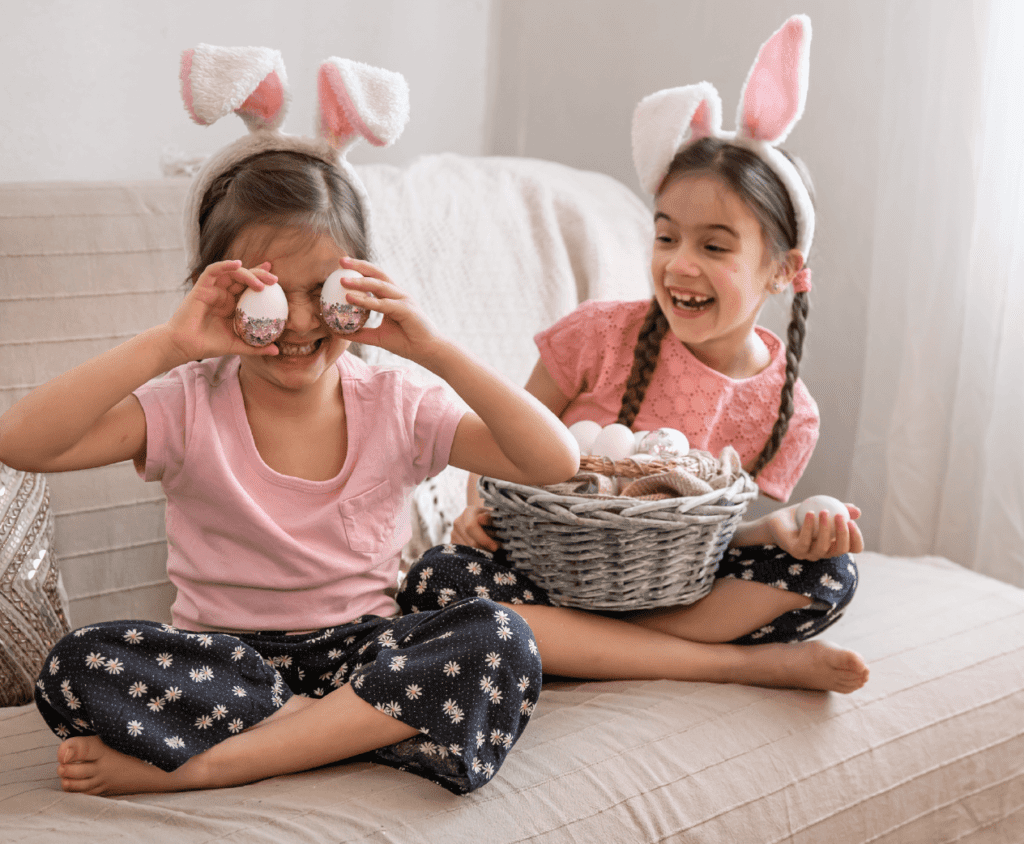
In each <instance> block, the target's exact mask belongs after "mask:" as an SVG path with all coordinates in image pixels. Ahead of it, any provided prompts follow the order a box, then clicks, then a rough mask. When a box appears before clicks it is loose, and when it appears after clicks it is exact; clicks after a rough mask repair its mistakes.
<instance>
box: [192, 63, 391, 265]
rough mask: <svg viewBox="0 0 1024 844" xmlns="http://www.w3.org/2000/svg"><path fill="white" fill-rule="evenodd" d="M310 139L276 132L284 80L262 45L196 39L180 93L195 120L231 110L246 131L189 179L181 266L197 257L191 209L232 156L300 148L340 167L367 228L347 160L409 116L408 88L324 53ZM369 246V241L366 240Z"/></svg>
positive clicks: (284, 99) (205, 121) (359, 185)
mask: <svg viewBox="0 0 1024 844" xmlns="http://www.w3.org/2000/svg"><path fill="white" fill-rule="evenodd" d="M317 93H318V109H317V124H318V125H317V135H318V137H316V138H308V137H302V136H299V135H286V134H284V133H283V132H281V131H279V127H280V126H281V123H282V122H283V121H284V117H285V114H286V113H287V111H288V103H289V99H290V98H289V94H288V79H287V76H286V75H285V70H284V62H283V61H282V60H281V54H280V53H279V52H278V51H277V50H271V49H268V48H266V47H213V46H211V45H209V44H200V45H199V46H198V47H195V48H194V49H191V50H186V51H185V52H184V53H182V56H181V98H182V100H183V101H184V103H185V109H186V110H187V111H188V113H189V115H190V116H191V117H192V119H193V120H194V121H195V122H196V123H198V124H200V125H202V126H208V125H210V124H211V123H214V122H215V121H217V120H219V119H220V118H221V117H224V116H225V115H226V114H228V113H229V112H232V111H233V112H235V113H236V114H237V115H238V116H239V117H241V118H242V120H243V121H245V124H246V126H247V127H248V128H249V134H248V135H245V136H243V137H241V138H239V139H238V140H237V141H235V142H234V143H231V144H229V145H228V146H226V147H224V148H223V149H222V150H220V151H219V152H216V153H214V154H213V155H212V156H210V158H209V159H208V160H207V161H206V163H205V164H204V165H203V166H202V168H201V169H200V171H199V172H198V173H197V174H196V176H195V178H194V179H193V181H192V186H191V188H190V189H189V193H188V197H187V199H186V201H185V237H186V248H187V249H188V259H189V264H190V265H193V264H194V263H195V262H196V261H197V260H198V256H199V208H200V205H201V203H202V201H203V197H204V196H205V195H206V192H207V191H208V190H209V188H210V185H212V184H213V182H214V180H215V179H216V178H217V177H218V176H220V175H221V174H222V173H224V172H225V171H227V170H229V169H230V168H231V167H233V166H234V165H235V164H237V163H238V162H239V161H242V160H243V159H246V158H249V157H250V156H252V155H256V154H257V153H261V152H269V151H272V150H286V151H292V152H301V153H305V154H306V155H310V156H313V157H315V158H319V159H321V160H322V161H325V162H326V163H327V164H330V165H332V166H336V167H340V168H341V169H342V171H343V172H344V173H345V175H346V177H347V178H348V180H349V182H350V183H351V184H352V187H353V188H354V190H355V191H356V193H357V195H358V196H359V201H360V204H361V205H362V207H363V215H364V218H365V219H366V226H367V230H368V233H369V225H370V203H369V197H368V196H367V193H366V187H365V186H364V185H363V182H362V180H361V179H360V178H359V176H358V175H357V174H356V171H355V169H354V168H353V167H352V165H351V164H350V163H349V161H348V159H347V157H346V156H347V153H348V150H349V149H350V148H351V147H352V145H353V144H354V143H356V141H358V140H359V139H360V138H363V139H365V140H366V141H368V142H369V143H371V144H373V145H374V146H389V145H390V144H392V143H394V142H395V141H396V140H397V139H398V137H399V136H400V135H401V134H402V130H403V129H404V128H405V124H406V122H407V121H408V120H409V86H408V85H407V84H406V82H405V78H404V77H403V76H402V75H401V74H399V73H395V72H393V71H390V70H382V69H381V68H376V67H371V66H369V65H366V64H362V63H360V62H355V61H352V60H350V59H339V58H330V59H327V60H326V61H325V62H323V64H321V65H320V71H319V74H318V77H317ZM370 242H371V243H372V238H370Z"/></svg>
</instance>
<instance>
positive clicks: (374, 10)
mask: <svg viewBox="0 0 1024 844" xmlns="http://www.w3.org/2000/svg"><path fill="white" fill-rule="evenodd" d="M491 6H492V3H491V0H373V2H365V0H364V2H360V0H330V2H326V0H289V1H288V2H281V0H276V2H275V0H174V2H164V3H157V2H134V0H89V1H88V2H80V0H79V2H76V0H37V2H32V3H15V2H7V3H4V4H3V12H4V15H3V24H2V25H0V78H3V79H4V80H6V82H5V85H4V88H5V90H4V97H3V99H4V107H3V109H2V114H0V151H2V155H0V181H36V180H52V179H87V180H94V179H122V178H128V179H147V178H157V177H159V176H160V156H161V154H162V152H163V151H164V150H165V149H167V148H170V149H174V150H176V151H178V152H181V153H185V154H190V155H195V154H203V153H207V152H211V151H213V150H214V149H217V148H218V147H220V146H222V145H223V144H224V143H226V142H228V141H230V140H232V139H234V138H236V137H238V136H239V135H240V134H241V132H242V131H243V128H244V127H243V124H242V123H241V121H240V120H239V119H238V118H236V117H234V116H233V115H232V116H230V117H226V118H224V119H223V120H221V121H220V122H219V123H217V124H216V125H214V126H212V127H205V128H204V127H199V126H196V125H195V124H194V123H192V122H191V120H190V119H189V118H188V116H187V114H186V112H185V110H184V108H183V107H182V105H181V97H180V94H179V87H178V65H179V60H180V55H181V52H182V50H185V49H187V48H189V47H192V46H195V45H196V44H198V43H201V42H206V43H210V44H219V45H224V46H243V45H260V46H271V47H274V48H276V49H279V50H280V51H281V53H282V55H283V57H284V62H285V67H286V68H287V72H288V78H289V82H290V83H291V88H292V96H293V100H292V106H291V110H290V113H289V117H288V118H287V119H286V121H285V125H284V129H285V131H288V132H292V133H296V134H307V133H309V132H310V131H311V130H312V127H313V123H314V103H315V84H316V69H317V67H318V65H319V63H320V62H321V61H322V60H323V59H325V58H328V57H329V56H341V57H345V58H352V59H357V60H359V61H363V62H367V63H369V64H373V65H377V66H379V67H386V68H388V69H390V70H397V71H399V72H401V73H403V74H404V75H405V76H406V78H407V79H409V80H410V81H411V83H412V84H411V87H412V94H411V100H412V118H411V120H410V123H409V126H408V129H407V130H406V133H405V134H404V135H403V137H402V138H401V139H400V140H399V141H398V143H397V144H396V145H395V146H394V147H392V148H391V149H388V150H384V151H378V150H370V149H369V148H368V147H366V146H365V145H359V146H357V148H356V149H355V150H354V151H353V154H352V160H353V161H362V160H366V161H374V162H391V163H402V162H404V161H408V160H410V159H412V158H414V157H415V156H416V155H418V154H420V153H425V152H442V151H454V152H462V153H467V154H478V153H481V152H483V151H484V143H485V141H484V138H485V135H487V127H486V126H485V120H486V114H487V108H486V105H487V103H486V99H487V86H488V73H489V68H490V65H489V62H488V54H489V50H490V44H491V35H490V27H491ZM454 45H457V49H456V48H455V47H454Z"/></svg>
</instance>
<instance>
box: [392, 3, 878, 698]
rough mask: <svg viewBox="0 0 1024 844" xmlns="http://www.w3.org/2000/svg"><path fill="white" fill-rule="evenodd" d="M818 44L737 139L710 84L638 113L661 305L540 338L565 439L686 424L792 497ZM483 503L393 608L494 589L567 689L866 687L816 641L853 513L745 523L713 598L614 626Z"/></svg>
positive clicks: (845, 590) (832, 598)
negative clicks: (798, 127)
mask: <svg viewBox="0 0 1024 844" xmlns="http://www.w3.org/2000/svg"><path fill="white" fill-rule="evenodd" d="M809 39H810V22H809V21H808V20H807V19H806V18H804V17H802V16H800V17H796V18H793V19H791V20H790V21H788V22H787V23H786V24H785V25H784V26H783V27H782V28H781V29H780V30H779V31H778V32H776V33H775V34H774V35H773V36H772V38H771V39H770V40H769V41H768V42H767V43H766V44H765V45H764V46H763V47H762V48H761V51H760V53H759V55H758V58H757V60H756V61H755V63H754V67H753V69H752V71H751V73H750V76H749V77H748V80H747V84H746V87H745V91H744V94H743V96H742V98H741V106H740V115H739V120H738V124H739V129H738V131H737V132H735V133H727V132H723V131H722V130H721V105H720V102H719V100H718V95H717V93H716V92H715V89H714V88H713V87H712V86H711V85H709V84H707V83H702V84H700V85H696V86H689V87H686V88H675V89H671V90H667V91H661V92H658V93H656V94H654V95H652V96H650V97H648V98H646V99H645V100H644V101H642V102H641V103H640V105H639V107H638V108H637V112H636V116H635V120H634V128H633V144H634V154H635V159H636V165H637V170H638V172H639V174H640V178H641V182H642V184H643V186H644V187H645V188H646V189H647V190H649V191H650V192H651V193H653V194H654V195H655V215H654V222H655V240H654V249H653V256H652V261H651V269H652V275H653V280H654V287H655V295H654V299H653V300H652V301H651V302H650V303H648V302H587V303H584V304H583V305H581V306H580V307H579V308H578V309H577V310H576V311H575V312H573V313H572V314H570V315H569V316H567V317H565V318H564V319H563V320H561V321H560V322H559V323H557V324H556V325H555V326H553V327H552V328H550V329H548V330H547V331H545V332H542V333H541V334H539V335H538V336H537V343H538V346H539V348H540V352H541V359H540V361H539V363H538V364H537V366H536V368H535V370H534V372H533V375H532V376H531V378H530V380H529V382H528V383H527V386H526V388H527V390H528V391H529V392H531V393H533V394H534V395H535V396H537V397H538V398H539V399H540V400H541V401H542V402H543V403H544V404H545V405H546V406H547V407H548V408H549V409H551V410H552V411H553V412H554V413H556V414H558V415H559V417H560V418H561V419H562V421H563V422H565V423H566V424H572V423H574V422H577V421H580V420H584V419H589V420H593V421H595V422H597V423H599V424H600V425H607V424H609V423H611V422H616V421H618V422H620V423H622V424H625V425H627V426H630V425H632V426H633V427H634V428H635V429H636V430H655V429H657V428H660V427H663V426H664V427H670V428H679V429H681V430H682V431H683V433H684V434H686V435H687V437H688V438H689V439H690V442H691V445H693V446H695V447H697V448H701V449H705V450H710V451H713V452H714V453H716V454H717V453H719V451H720V450H721V449H722V448H723V447H724V446H726V445H732V446H733V447H735V448H736V449H737V451H738V452H739V454H740V456H741V458H742V459H743V462H744V465H745V468H747V469H748V470H749V471H750V472H751V473H752V474H753V475H754V476H755V477H756V479H757V481H758V483H759V484H760V485H761V487H762V489H763V490H765V491H766V492H767V493H769V494H770V495H773V496H775V497H777V498H780V499H783V500H785V499H786V498H788V496H789V493H790V491H791V490H792V488H793V486H794V485H795V484H796V481H797V479H798V478H799V476H800V474H801V472H802V471H803V469H804V467H805V465H806V463H807V460H808V459H809V457H810V453H811V450H812V449H813V447H814V443H815V441H816V439H817V428H818V416H817V409H816V407H815V405H814V402H813V400H812V399H811V398H810V396H809V394H808V393H807V390H806V388H805V387H804V385H803V384H802V383H801V382H800V381H799V380H798V378H797V373H798V367H799V360H800V354H801V349H802V346H803V335H804V325H805V319H806V313H807V301H806V300H807V291H808V290H809V288H810V276H809V272H808V271H807V270H806V269H805V268H804V258H805V256H806V255H807V254H808V251H809V249H810V246H811V240H812V237H813V227H814V207H813V204H812V202H811V198H810V192H809V190H808V188H807V185H806V183H805V182H804V180H803V178H802V177H801V175H800V173H799V172H798V169H797V166H796V165H795V164H794V163H793V161H792V160H791V159H790V158H788V157H787V156H786V155H785V154H784V153H782V152H781V151H780V150H778V149H777V148H776V144H778V143H779V142H781V141H782V140H783V139H784V138H785V136H786V134H788V132H789V129H790V128H791V127H792V125H793V124H794V123H795V122H796V120H797V119H798V118H799V116H800V113H801V112H802V109H803V103H804V96H805V93H806V81H807V50H808V44H809ZM789 286H793V288H794V289H795V291H796V292H795V295H794V302H793V319H792V322H791V325H790V329H789V332H788V336H789V344H788V347H784V346H783V344H782V343H781V341H780V340H779V339H778V338H777V337H775V336H774V335H773V334H772V333H771V332H769V331H767V330H765V329H763V328H761V327H759V326H758V325H757V318H758V314H759V313H760V310H761V307H762V305H763V304H764V302H765V301H766V300H767V298H768V297H769V296H770V295H773V294H775V293H778V292H780V291H782V290H783V289H785V288H787V287H789ZM780 395H781V400H780ZM470 499H471V506H470V507H469V508H468V509H467V510H466V511H465V512H464V513H463V514H462V516H460V517H459V519H458V520H457V521H456V524H455V527H454V530H453V535H452V539H453V542H456V543H460V544H458V545H452V546H447V547H445V548H441V549H432V550H431V551H430V552H428V553H427V554H426V555H425V556H424V558H423V559H422V560H421V561H419V562H418V563H417V564H416V565H414V566H413V568H412V570H411V571H410V572H409V575H408V578H407V579H406V586H405V588H404V591H403V592H402V593H401V594H400V595H399V603H400V605H401V606H402V607H403V609H405V610H406V611H409V610H411V609H414V608H416V609H428V608H432V607H434V606H437V605H443V604H444V602H445V601H450V600H453V599H455V598H457V597H459V596H462V595H467V594H487V595H489V596H490V597H491V598H493V599H495V600H498V601H501V602H503V603H507V604H509V605H512V606H515V608H516V610H517V611H519V612H520V613H521V614H522V616H523V617H524V618H525V619H526V620H527V621H528V622H529V623H530V625H531V627H532V628H533V630H534V632H535V634H536V636H537V641H538V643H539V645H540V649H541V656H542V657H543V659H544V667H545V670H546V671H550V672H553V673H556V674H561V675H569V676H588V677H601V678H626V677H659V678H673V679H686V680H714V681H738V682H748V683H761V684H767V685H787V686H803V687H807V688H815V689H829V690H837V691H843V692H849V691H852V690H854V689H856V688H858V687H860V686H861V685H862V684H863V683H864V682H865V681H866V678H867V668H866V666H865V665H864V662H863V660H862V659H861V658H860V657H859V656H858V655H857V654H854V653H853V652H851V651H846V650H842V649H840V648H836V647H834V646H832V645H829V644H826V643H824V642H820V641H814V642H805V641H803V640H805V639H808V638H810V637H812V636H814V635H816V634H817V633H819V632H821V631H822V630H824V629H825V628H827V627H828V626H830V625H831V624H833V623H834V622H835V621H836V619H838V618H839V617H840V615H841V614H842V612H843V610H844V608H845V607H846V605H847V604H848V603H849V601H850V599H851V598H852V596H853V593H854V590H855V589H856V583H857V572H856V566H855V564H854V562H853V560H852V559H851V558H850V556H849V552H851V551H853V552H855V551H859V550H861V549H862V547H863V542H862V540H861V537H860V533H859V531H858V530H857V527H856V525H855V524H854V523H853V521H852V520H849V519H847V518H846V517H845V516H836V517H835V519H834V520H832V518H831V517H830V516H829V514H827V513H825V512H821V513H808V515H807V517H806V519H805V520H804V521H803V522H802V523H800V524H797V521H796V518H795V510H796V508H795V507H790V508H785V509H782V510H779V511H777V512H775V513H772V514H770V515H768V516H766V517H763V518H762V519H759V520H756V521H753V522H749V523H746V524H743V525H741V526H740V527H739V529H738V530H737V532H736V534H735V536H734V538H733V541H732V547H731V548H730V549H729V550H728V552H727V553H726V555H725V558H724V559H723V560H722V562H721V565H720V567H719V571H718V573H717V575H718V576H717V580H716V582H715V585H714V587H713V588H712V590H711V592H710V594H709V595H707V596H706V597H705V598H703V599H701V600H700V601H697V602H696V603H693V604H691V605H688V606H682V607H671V608H667V609H658V610H648V611H643V612H635V613H631V614H619V615H617V616H616V617H614V618H612V617H607V616H597V615H594V614H589V613H585V612H580V611H576V610H570V609H566V608H561V607H552V606H550V605H549V603H550V602H549V601H548V599H547V596H546V594H545V593H544V591H543V590H542V589H540V588H539V587H537V586H536V585H535V584H534V583H532V582H531V581H530V580H529V579H528V578H527V577H526V576H525V575H524V574H523V573H521V572H517V571H515V570H514V569H513V568H512V567H511V566H510V565H509V563H508V561H507V560H506V558H505V556H504V551H502V550H500V549H499V548H498V545H497V543H496V542H495V541H494V540H493V539H492V538H491V537H490V536H489V535H488V533H487V531H486V530H485V527H486V525H487V523H488V521H489V513H488V512H487V511H486V510H485V509H484V508H482V507H481V506H479V504H480V499H479V497H478V495H477V494H476V489H475V484H473V483H472V481H471V485H470ZM849 510H850V514H851V516H853V517H856V516H858V515H859V511H858V510H857V508H856V507H853V506H852V505H850V506H849ZM478 549H480V550H478ZM463 558H468V559H469V560H470V562H465V561H464V559H463ZM426 569H429V570H430V572H431V576H430V577H429V579H425V578H423V576H422V574H421V572H423V571H425V570H426ZM481 588H482V589H483V590H484V591H483V592H481V591H480V590H481Z"/></svg>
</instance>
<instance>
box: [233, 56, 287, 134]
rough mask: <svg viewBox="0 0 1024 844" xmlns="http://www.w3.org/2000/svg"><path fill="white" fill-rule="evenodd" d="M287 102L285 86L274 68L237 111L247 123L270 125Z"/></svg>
mask: <svg viewBox="0 0 1024 844" xmlns="http://www.w3.org/2000/svg"><path fill="white" fill-rule="evenodd" d="M284 104H285V86H284V83H283V82H282V81H281V77H280V76H278V74H277V71H276V70H273V71H271V72H270V73H269V74H267V76H266V77H265V78H264V79H263V81H262V82H260V84H259V85H258V86H257V88H256V90H255V91H253V92H252V93H251V94H250V95H249V97H248V99H246V101H245V102H244V103H242V104H241V105H240V106H239V107H238V108H237V109H236V111H237V112H238V114H239V115H241V117H242V119H243V120H245V121H246V122H247V123H249V122H250V121H251V122H254V123H256V124H258V125H260V126H269V125H271V124H273V123H274V120H275V118H276V117H277V116H278V115H279V114H280V113H281V110H282V109H283V108H284Z"/></svg>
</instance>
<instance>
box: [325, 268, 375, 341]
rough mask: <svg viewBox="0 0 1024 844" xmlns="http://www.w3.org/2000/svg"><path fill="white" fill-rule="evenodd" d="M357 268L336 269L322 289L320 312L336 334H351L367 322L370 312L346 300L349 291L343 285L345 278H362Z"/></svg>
mask: <svg viewBox="0 0 1024 844" xmlns="http://www.w3.org/2000/svg"><path fill="white" fill-rule="evenodd" d="M362 277H363V276H362V274H361V273H357V272H356V271H355V270H335V271H334V272H333V273H331V274H330V275H329V276H327V280H326V281H325V282H324V286H323V289H322V290H321V291H320V313H321V315H322V316H323V320H324V324H325V325H326V326H327V327H328V328H329V329H330V330H331V331H333V332H335V333H336V334H351V333H352V332H354V331H358V330H359V329H360V328H362V327H363V326H364V325H365V324H366V320H367V318H368V317H369V316H370V312H369V311H368V310H367V309H366V308H361V307H359V305H353V304H351V303H350V302H347V301H346V300H345V294H347V293H348V291H347V290H346V289H345V288H344V287H342V286H341V280H342V279H343V278H362Z"/></svg>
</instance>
